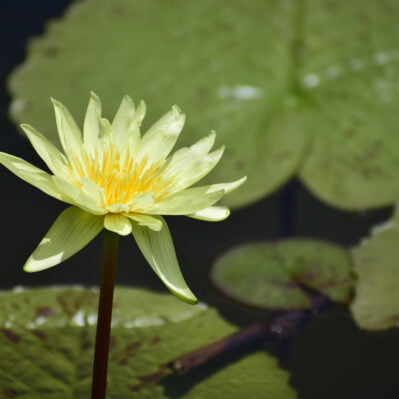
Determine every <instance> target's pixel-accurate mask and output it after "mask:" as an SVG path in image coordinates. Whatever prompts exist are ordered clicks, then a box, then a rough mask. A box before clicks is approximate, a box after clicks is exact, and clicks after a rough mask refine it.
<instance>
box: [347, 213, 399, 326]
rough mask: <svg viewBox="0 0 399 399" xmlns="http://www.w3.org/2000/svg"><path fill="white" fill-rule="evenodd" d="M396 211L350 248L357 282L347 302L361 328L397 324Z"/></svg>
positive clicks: (398, 236) (398, 262)
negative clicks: (352, 299)
mask: <svg viewBox="0 0 399 399" xmlns="http://www.w3.org/2000/svg"><path fill="white" fill-rule="evenodd" d="M398 243H399V214H398V210H396V212H395V214H394V216H393V218H392V219H391V220H389V221H387V222H386V223H384V224H382V225H380V226H377V227H375V228H374V229H373V230H372V231H371V235H370V237H368V238H367V239H364V240H363V241H362V242H361V243H360V244H359V245H358V246H357V247H355V248H354V249H353V251H352V255H353V262H354V268H355V272H356V274H357V281H356V286H355V294H356V295H355V299H354V301H353V303H352V304H351V310H352V313H353V316H354V319H355V321H356V323H357V324H358V326H359V327H360V328H363V329H365V330H384V329H387V328H391V327H397V326H398V325H399V245H398Z"/></svg>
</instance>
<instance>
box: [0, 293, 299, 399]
mask: <svg viewBox="0 0 399 399" xmlns="http://www.w3.org/2000/svg"><path fill="white" fill-rule="evenodd" d="M0 303H1V308H0V397H1V398H24V399H50V398H51V399H56V398H71V399H72V398H76V399H78V398H79V399H86V398H88V397H90V385H91V372H92V359H93V345H94V335H95V323H96V309H97V303H98V292H97V291H96V290H92V289H82V288H57V289H33V290H28V291H20V292H12V293H2V294H0ZM234 330H235V328H234V327H233V326H232V325H230V324H228V323H227V322H225V321H224V320H223V319H221V318H220V316H218V314H217V313H216V312H215V311H214V310H212V309H209V308H207V307H206V306H190V305H186V304H184V303H182V302H181V301H178V300H177V299H176V298H174V297H173V296H171V295H165V294H155V293H150V292H148V291H144V290H138V289H128V288H118V289H117V290H116V294H115V306H114V314H113V329H112V337H111V351H110V365H109V381H108V394H107V398H110V399H112V398H114V399H122V398H139V399H144V398H153V399H156V398H176V397H179V398H190V399H203V398H204V397H210V398H215V399H219V398H220V399H224V398H226V397H231V398H237V399H238V398H243V397H247V396H248V395H250V396H251V397H253V398H262V399H263V398H264V399H268V398H270V399H272V398H273V399H274V398H277V399H286V398H287V399H289V398H295V397H296V394H295V392H294V391H293V390H292V389H291V388H290V387H289V386H288V376H287V373H286V372H284V371H282V370H280V369H279V368H278V367H277V362H276V360H275V359H273V358H272V357H271V356H269V355H267V354H266V353H264V352H257V353H254V354H252V355H248V356H246V357H244V358H241V359H240V360H238V361H235V362H233V363H231V364H226V365H225V366H224V367H221V368H216V369H215V368H213V369H212V368H207V370H203V371H199V372H197V373H195V374H192V375H189V376H186V377H168V378H166V379H164V380H162V381H160V382H158V383H157V384H156V385H149V386H146V385H145V384H144V385H143V384H142V382H143V378H140V377H144V376H148V375H151V374H152V373H155V372H156V371H157V370H158V367H159V366H160V365H161V364H164V363H166V362H168V361H170V360H172V359H174V358H175V357H177V356H180V355H182V354H184V353H186V352H189V351H192V350H195V349H197V348H199V347H201V346H203V345H206V344H208V343H211V342H213V341H215V340H218V339H220V338H222V337H224V336H225V335H228V334H230V333H232V332H233V331H234Z"/></svg>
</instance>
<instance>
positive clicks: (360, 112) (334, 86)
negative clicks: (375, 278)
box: [300, 0, 399, 210]
mask: <svg viewBox="0 0 399 399" xmlns="http://www.w3.org/2000/svg"><path fill="white" fill-rule="evenodd" d="M398 13H399V3H398V2H397V1H383V2H381V1H378V0H376V1H374V0H372V1H370V0H368V1H363V0H354V1H345V2H342V1H341V2H340V1H329V0H323V1H318V0H309V1H306V29H305V30H304V46H303V49H302V50H303V58H304V59H306V62H304V63H303V64H302V65H301V74H300V75H301V79H302V80H301V82H300V84H301V86H302V88H303V90H304V91H305V92H308V95H309V99H310V101H311V103H312V104H311V107H312V112H311V118H310V119H309V120H308V121H307V123H308V130H309V132H312V134H313V136H312V146H311V149H310V151H309V154H308V156H307V157H306V159H305V162H304V164H303V166H302V168H301V171H300V176H301V179H302V180H303V182H304V183H305V184H306V185H307V186H308V188H309V189H310V190H311V191H312V192H313V193H314V194H315V195H316V196H317V197H319V198H320V199H322V200H323V201H325V202H327V203H329V204H331V205H333V206H336V207H339V208H343V209H346V210H356V209H366V208H375V207H381V206H386V205H389V204H393V203H396V201H397V200H398V198H399V178H398V177H399V175H398V173H399V172H398V171H399V114H398V112H397V109H398V106H399V88H398V85H397V82H398V79H399V51H398V49H397V42H398V40H399V26H398V24H397V22H396V18H397V15H398ZM338 26H339V28H338V29H337V27H338Z"/></svg>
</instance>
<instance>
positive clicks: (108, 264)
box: [91, 230, 119, 399]
mask: <svg viewBox="0 0 399 399" xmlns="http://www.w3.org/2000/svg"><path fill="white" fill-rule="evenodd" d="M118 246H119V235H118V234H116V233H113V232H111V231H108V230H104V249H103V265H102V271H101V287H100V300H99V304H98V318H97V331H96V345H95V351H94V366H93V382H92V390H91V398H92V399H105V394H106V389H107V370H108V353H109V338H110V332H111V318H112V302H113V299H114V286H115V274H116V261H117V258H118Z"/></svg>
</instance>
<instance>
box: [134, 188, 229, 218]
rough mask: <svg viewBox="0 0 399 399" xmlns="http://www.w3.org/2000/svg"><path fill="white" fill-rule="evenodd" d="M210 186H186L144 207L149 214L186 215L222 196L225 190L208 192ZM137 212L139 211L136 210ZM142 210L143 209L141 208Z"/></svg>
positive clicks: (208, 205)
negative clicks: (184, 188)
mask: <svg viewBox="0 0 399 399" xmlns="http://www.w3.org/2000/svg"><path fill="white" fill-rule="evenodd" d="M209 188H210V186H203V187H195V188H188V189H186V190H182V191H180V192H178V193H176V194H173V195H171V196H168V197H166V198H164V199H161V200H159V201H157V202H155V203H154V204H153V205H150V206H148V207H147V208H146V209H145V213H147V214H150V215H187V214H191V213H195V212H197V211H200V210H201V209H204V208H208V207H210V206H212V205H213V204H214V203H216V202H217V201H219V199H220V198H222V197H223V195H224V194H225V192H224V191H223V190H220V191H212V192H208V190H209ZM138 212H140V211H139V210H138ZM143 212H144V210H143Z"/></svg>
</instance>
